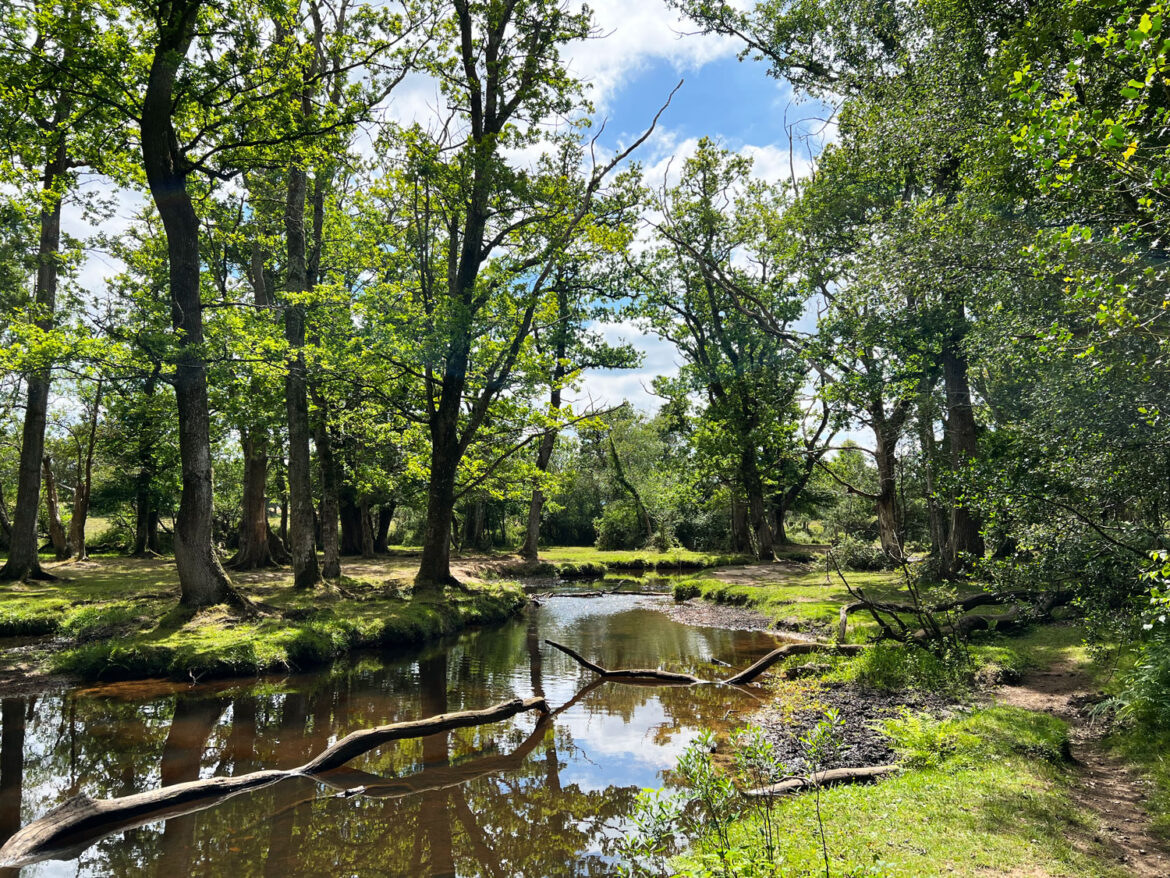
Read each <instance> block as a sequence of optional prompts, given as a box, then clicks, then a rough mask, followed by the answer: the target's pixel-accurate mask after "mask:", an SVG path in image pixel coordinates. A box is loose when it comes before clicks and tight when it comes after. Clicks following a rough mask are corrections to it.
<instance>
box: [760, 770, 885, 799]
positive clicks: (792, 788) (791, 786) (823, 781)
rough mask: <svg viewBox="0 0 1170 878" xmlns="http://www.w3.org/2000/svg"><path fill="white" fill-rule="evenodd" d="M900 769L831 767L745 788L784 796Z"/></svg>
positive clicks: (855, 781)
mask: <svg viewBox="0 0 1170 878" xmlns="http://www.w3.org/2000/svg"><path fill="white" fill-rule="evenodd" d="M897 770H898V766H897V765H870V766H868V767H866V768H831V769H829V770H828V771H822V772H818V773H817V774H815V775H810V776H808V777H787V778H785V779H784V780H782V781H779V782H778V783H774V784H771V785H769V786H766V787H758V788H756V789H754V790H744V793H743V794H744V795H745V796H752V797H753V798H755V797H760V796H782V795H784V794H786V793H798V792H800V791H801V790H808V789H812V788H813V787H816V786H822V787H824V786H831V785H832V784H841V783H860V782H863V781H869V780H874V779H875V778H879V777H882V776H883V775H886V774H890V773H892V772H895V771H897Z"/></svg>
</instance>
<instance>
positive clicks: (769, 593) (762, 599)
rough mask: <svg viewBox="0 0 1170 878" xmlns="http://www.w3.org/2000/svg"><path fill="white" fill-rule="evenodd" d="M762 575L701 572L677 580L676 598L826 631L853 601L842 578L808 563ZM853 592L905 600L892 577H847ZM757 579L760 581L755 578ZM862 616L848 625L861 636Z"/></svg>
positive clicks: (897, 580)
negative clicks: (745, 609)
mask: <svg viewBox="0 0 1170 878" xmlns="http://www.w3.org/2000/svg"><path fill="white" fill-rule="evenodd" d="M773 569H774V572H769V571H768V570H767V569H765V571H764V573H763V574H756V576H755V577H753V576H750V575H749V576H746V577H743V578H740V577H733V576H730V575H725V574H715V573H712V572H704V573H701V574H698V575H695V576H690V577H687V578H685V579H681V580H679V581H678V582H677V583H676V584H675V586H674V593H675V597H677V598H679V599H687V598H692V597H697V598H702V599H703V600H707V601H712V602H714V603H718V604H729V605H732V606H737V607H748V608H750V609H753V610H757V611H758V612H760V613H763V614H764V615H765V616H767V617H768V618H769V619H770V620H771V621H772V622H773V623H774V624H776V625H778V626H781V627H786V628H793V629H797V630H802V631H804V630H814V631H815V630H827V629H829V628H832V627H835V626H836V624H837V616H838V612H839V610H840V609H841V605H842V604H847V603H850V602H852V601H853V598H852V597H851V596H850V594H849V591H848V589H846V588H845V586H844V585H843V584H842V582H841V580H840V579H839V578H838V577H836V576H835V575H834V576H828V575H826V574H825V573H824V572H823V571H817V570H813V569H811V566H810V565H803V564H790V565H780V566H777V567H775V568H773ZM848 576H849V582H850V584H851V585H852V586H853V587H854V588H863V589H864V590H865V593H866V594H867V595H870V596H872V597H874V598H877V599H879V600H904V597H905V595H904V592H901V589H902V580H901V578H900V576H899V575H898V574H896V573H850V574H848ZM757 577H758V578H757ZM868 621H869V620H867V619H864V618H861V616H860V615H857V616H854V617H853V618H852V619H851V620H850V627H851V628H852V629H853V630H854V631H855V632H857V636H859V637H860V636H861V632H863V631H865V630H866V628H867V624H868Z"/></svg>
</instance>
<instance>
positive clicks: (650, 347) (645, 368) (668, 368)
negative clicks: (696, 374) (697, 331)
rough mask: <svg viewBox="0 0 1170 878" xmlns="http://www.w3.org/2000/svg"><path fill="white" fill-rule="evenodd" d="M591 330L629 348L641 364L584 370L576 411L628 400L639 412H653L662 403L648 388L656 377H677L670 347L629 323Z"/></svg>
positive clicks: (674, 355) (676, 363)
mask: <svg viewBox="0 0 1170 878" xmlns="http://www.w3.org/2000/svg"><path fill="white" fill-rule="evenodd" d="M594 328H595V329H596V330H597V331H598V332H599V333H600V334H601V336H602V337H603V338H604V339H605V340H606V341H607V342H608V343H610V344H613V345H618V344H630V345H633V347H634V348H635V349H636V350H638V351H640V352H641V353H642V364H641V365H640V366H639V367H638V368H636V369H590V370H588V371H587V372H586V373H585V374H584V376H583V377H582V380H581V387H580V390H578V391H577V392H576V393H575V397H576V399H575V404H576V407H577V408H578V409H580V408H583V407H584V404H585V403H587V402H590V401H591V402H592V403H593V404H594V405H595V406H597V407H603V408H604V407H609V406H616V405H620V404H621V403H622V401H623V400H628V401H629V402H630V404H631V405H633V406H634V408H636V409H638V410H639V411H643V412H646V413H647V414H652V413H653V412H656V411H657V410H658V409H659V407H660V406H661V405H662V402H663V401H662V399H661V398H660V397H657V396H655V395H654V394H653V392H652V390H651V385H652V384H653V381H654V378H655V377H657V376H658V375H677V374H678V370H679V356H678V351H676V350H675V347H674V345H673V344H671V343H670V342H668V341H664V340H662V339H661V338H659V337H658V336H656V335H654V334H653V333H648V332H646V331H645V330H643V329H642V328H641V327H639V326H638V325H637V324H635V323H633V322H632V321H629V320H622V321H619V322H616V323H611V324H606V325H604V326H596V327H594Z"/></svg>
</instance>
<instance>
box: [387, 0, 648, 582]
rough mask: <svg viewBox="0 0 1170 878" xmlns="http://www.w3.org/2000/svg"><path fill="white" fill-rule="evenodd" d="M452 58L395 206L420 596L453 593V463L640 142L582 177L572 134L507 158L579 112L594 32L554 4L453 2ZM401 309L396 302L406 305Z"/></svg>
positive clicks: (444, 59) (443, 63) (441, 73)
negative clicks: (415, 391) (420, 443)
mask: <svg viewBox="0 0 1170 878" xmlns="http://www.w3.org/2000/svg"><path fill="white" fill-rule="evenodd" d="M450 25H451V27H452V30H453V32H454V33H455V34H456V39H455V40H454V41H453V43H452V45H451V46H449V47H447V46H444V47H442V50H441V51H440V52H439V53H438V54H439V58H438V59H437V60H436V61H435V62H434V63H435V66H434V70H433V72H434V74H435V75H436V76H437V77H438V78H439V80H440V82H442V83H443V88H444V92H445V94H446V96H447V98H448V100H449V101H450V103H451V106H452V112H453V113H454V117H453V119H452V121H451V122H450V123H449V124H445V125H444V126H443V127H442V128H441V130H440V131H439V132H438V133H437V134H435V135H433V136H432V135H431V134H428V133H427V132H424V131H422V130H421V129H414V130H412V131H411V132H409V135H408V138H407V141H406V145H405V153H406V155H405V167H406V171H405V173H404V174H401V175H398V176H397V180H396V183H397V185H398V186H399V187H400V188H399V189H398V197H399V198H400V199H401V200H402V201H403V203H404V204H406V205H409V211H410V212H409V215H408V217H407V219H408V223H407V228H406V229H405V230H404V234H403V240H402V241H401V243H400V244H399V245H398V248H397V249H399V250H400V251H401V252H403V253H404V254H407V263H408V264H406V265H404V267H403V268H402V269H401V271H400V273H399V277H400V278H401V279H402V280H403V283H401V284H400V285H396V289H399V290H401V291H402V292H401V294H400V295H399V296H398V297H397V301H398V302H401V304H399V305H398V307H399V308H403V306H405V307H404V309H403V310H404V313H403V315H402V316H403V318H404V322H405V323H409V328H406V327H405V326H404V327H403V329H402V330H401V331H400V336H399V337H400V338H403V339H409V341H408V342H404V344H403V347H402V349H400V350H399V351H398V352H396V353H394V352H387V354H386V356H387V357H393V359H394V360H395V361H396V362H397V363H398V364H399V368H402V369H404V370H407V371H408V372H409V373H410V374H414V375H418V376H420V377H421V381H422V395H423V410H422V412H421V413H417V414H416V415H415V417H416V418H417V419H418V420H420V421H421V422H422V423H424V424H425V426H426V429H427V432H428V434H429V438H430V446H431V447H430V460H429V475H428V488H427V513H426V526H425V529H424V533H423V547H422V558H421V560H420V564H419V572H418V576H417V579H416V583H417V585H418V587H420V588H433V589H441V588H442V587H444V586H446V585H450V584H454V583H455V579H454V577H453V576H452V575H451V567H450V539H451V523H452V516H453V513H454V507H455V502H456V493H457V492H456V483H457V480H458V478H459V471H460V464H461V462H462V461H463V459H464V456H465V455H466V453H467V451H468V449H469V447H470V446H471V445H472V443H473V442H474V441H475V440H476V437H477V435H478V434H479V431H480V429H481V428H482V427H483V425H484V423H485V421H486V420H487V419H488V417H489V414H490V413H491V412H492V411H493V404H494V403H496V402H497V400H500V399H501V397H502V394H503V393H504V391H505V390H507V389H509V388H510V387H511V385H512V384H513V383H514V381H515V380H516V379H517V376H518V375H519V374H521V373H522V371H523V370H522V364H523V363H524V361H525V358H526V357H527V355H528V353H529V351H530V344H529V341H530V337H531V332H532V328H533V325H534V321H536V320H537V318H538V316H539V314H540V311H541V309H542V307H543V305H544V303H545V302H547V301H548V297H549V294H550V279H551V278H552V277H553V273H554V271H555V269H556V267H557V265H558V264H559V261H560V258H561V254H563V252H564V251H565V249H566V247H567V246H568V245H569V244H570V243H571V242H572V241H573V240H574V239H576V238H577V237H578V236H579V235H581V234H582V230H583V228H584V227H585V226H587V225H589V224H590V223H589V218H590V215H591V210H592V208H593V201H594V196H595V195H596V194H597V192H598V190H599V188H600V187H601V186H602V184H603V182H604V181H605V179H606V177H607V176H608V175H609V174H610V172H611V171H613V169H614V168H615V167H616V166H617V165H618V164H619V163H620V162H621V161H622V160H623V159H624V158H625V157H626V156H628V155H629V153H630V152H631V151H632V150H633V149H634V148H635V147H636V146H637V145H638V144H640V143H641V142H642V141H643V140H644V139H645V136H646V135H643V137H641V138H639V139H638V140H637V141H635V143H634V144H633V145H632V146H631V147H629V148H628V149H626V150H623V151H622V152H621V153H619V154H618V155H617V156H615V157H614V158H613V159H611V160H610V161H608V162H605V163H603V164H599V165H596V166H594V168H593V169H592V170H591V171H590V172H589V173H588V176H587V177H585V178H584V179H582V176H581V172H580V170H579V168H580V167H581V165H582V163H583V159H584V148H583V144H582V143H581V142H580V139H579V132H578V130H577V129H576V128H570V130H568V131H567V132H565V133H563V134H553V135H552V136H551V140H552V144H551V148H550V149H549V150H548V151H547V152H546V154H545V156H544V158H542V159H541V160H540V161H539V162H538V163H537V166H536V167H535V168H534V169H531V170H528V169H525V168H523V167H520V166H518V164H517V159H516V158H515V156H516V153H517V151H518V150H520V149H521V148H523V147H539V146H540V145H541V144H542V143H547V142H548V141H549V140H550V132H549V129H548V127H547V126H545V125H543V123H544V122H545V121H546V120H548V119H555V118H566V117H568V116H570V115H571V114H572V113H573V112H574V111H579V109H580V108H581V106H582V101H581V99H580V85H579V84H578V83H577V82H576V81H575V80H574V79H573V78H572V77H571V76H570V75H569V73H568V71H567V69H566V65H565V63H564V61H563V60H562V59H561V56H560V52H561V49H562V48H563V47H564V46H565V45H566V44H567V43H568V42H570V41H571V40H574V39H582V38H584V37H585V36H587V35H588V33H589V16H588V13H587V11H585V10H572V9H570V8H568V7H566V6H565V5H564V4H562V3H560V2H553V0H519V2H509V3H474V2H468V0H455V2H454V3H453V4H452V13H451V20H450ZM403 300H405V301H403Z"/></svg>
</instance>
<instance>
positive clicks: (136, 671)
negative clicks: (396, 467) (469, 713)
mask: <svg viewBox="0 0 1170 878" xmlns="http://www.w3.org/2000/svg"><path fill="white" fill-rule="evenodd" d="M346 567H347V569H346V572H347V573H348V574H349V575H348V576H347V578H346V579H345V580H344V582H343V587H344V593H342V592H339V591H338V590H336V589H334V590H323V589H320V590H315V591H313V592H304V591H299V590H294V589H293V588H292V587H291V574H290V573H289V572H288V571H287V570H281V571H271V572H266V573H261V574H252V575H249V576H239V577H237V586H238V587H239V588H240V590H241V591H242V592H244V594H246V595H247V596H248V597H250V598H252V599H253V600H256V601H259V602H262V604H263V605H264V607H265V608H266V611H265V613H264V614H263V615H261V616H257V617H243V616H240V615H239V614H237V613H235V612H232V611H229V610H228V609H227V608H225V607H212V608H209V609H205V610H200V611H198V612H191V611H188V610H185V609H182V608H180V607H179V606H178V597H179V590H178V582H177V577H176V574H175V570H174V564H173V563H172V562H168V561H150V560H129V559H117V560H101V561H97V562H90V563H87V564H85V565H78V566H76V567H72V568H71V567H69V566H68V565H60V566H57V567H54V568H53V569H54V571H55V572H56V573H57V574H58V575H60V576H63V577H68V578H63V579H61V580H59V581H55V582H36V583H13V584H7V585H2V586H0V633H3V634H7V635H44V634H52V635H54V640H53V642H52V644H51V649H49V648H46V649H45V650H44V654H43V655H42V656H41V657H40V666H39V670H41V671H46V670H47V671H53V672H58V673H68V674H73V675H76V676H79V677H82V678H84V679H88V680H110V679H128V678H137V677H149V676H171V677H182V678H191V677H194V678H207V677H222V676H236V675H250V674H259V673H264V672H268V671H278V670H287V669H300V668H306V667H309V666H312V665H315V664H320V663H323V662H327V661H329V660H331V659H333V658H335V657H337V656H339V655H342V654H344V653H346V652H349V651H350V650H354V649H360V648H366V647H393V646H398V645H405V644H412V643H419V642H422V641H426V640H431V639H434V638H437V637H440V636H442V635H444V634H448V633H451V632H454V631H456V630H459V629H461V628H464V627H467V626H470V625H476V624H483V623H488V622H493V621H499V620H502V619H505V618H507V617H508V616H510V615H512V614H514V613H516V612H517V611H518V610H519V609H520V608H521V607H522V606H523V605H524V603H525V596H524V594H523V590H522V589H521V588H520V586H519V585H517V584H516V583H511V582H501V581H497V582H490V583H485V582H479V581H469V582H468V583H467V585H466V589H465V590H459V591H449V592H447V593H446V594H444V595H442V596H441V597H436V596H431V595H419V596H415V595H413V594H412V590H411V588H410V586H409V579H408V578H407V577H406V576H405V575H404V574H405V572H406V571H407V570H409V569H410V568H409V565H403V564H401V563H400V562H396V561H394V560H390V561H383V562H358V563H356V564H353V565H346ZM9 661H10V660H9V659H8V658H5V659H3V660H2V661H0V663H2V664H8V663H9Z"/></svg>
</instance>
